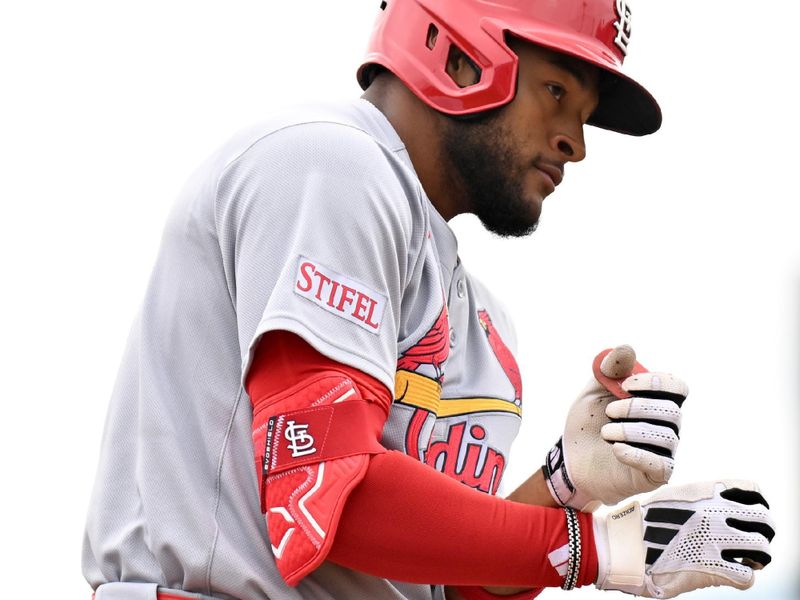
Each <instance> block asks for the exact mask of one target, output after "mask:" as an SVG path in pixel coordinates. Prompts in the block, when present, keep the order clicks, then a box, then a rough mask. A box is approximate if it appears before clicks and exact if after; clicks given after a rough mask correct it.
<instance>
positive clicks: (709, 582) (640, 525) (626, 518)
mask: <svg viewBox="0 0 800 600" xmlns="http://www.w3.org/2000/svg"><path fill="white" fill-rule="evenodd" d="M768 509H769V505H768V504H767V501H766V500H764V497H763V496H762V495H761V493H760V492H759V490H758V486H757V485H756V484H754V483H752V482H748V481H735V480H734V481H710V482H705V483H694V484H690V485H683V486H671V487H665V488H664V489H662V490H659V491H658V492H656V493H655V494H653V496H651V497H650V499H649V500H648V501H647V502H645V503H644V504H642V505H641V506H640V505H639V503H638V502H633V503H631V504H629V505H628V506H625V507H622V508H615V509H612V510H611V512H609V514H608V515H607V516H605V517H597V516H595V517H594V534H595V545H596V547H597V560H598V576H597V582H596V583H595V586H596V587H597V588H599V589H602V590H619V591H621V592H626V593H628V594H635V595H637V596H643V597H645V598H673V597H675V596H677V595H678V594H683V593H684V592H690V591H692V590H696V589H700V588H704V587H709V586H719V585H725V586H730V587H735V588H738V589H740V590H744V589H747V588H749V587H751V586H752V585H753V582H754V580H755V574H754V572H753V571H754V570H757V569H761V568H763V567H765V566H766V565H768V564H769V563H770V561H771V560H772V558H771V556H770V553H769V552H770V550H769V544H770V542H771V541H772V538H773V537H774V536H775V525H774V522H773V521H772V519H771V518H770V515H769V510H768Z"/></svg>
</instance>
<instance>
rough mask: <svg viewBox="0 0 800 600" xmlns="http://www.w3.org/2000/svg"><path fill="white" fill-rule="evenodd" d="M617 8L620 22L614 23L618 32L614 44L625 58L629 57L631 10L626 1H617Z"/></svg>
mask: <svg viewBox="0 0 800 600" xmlns="http://www.w3.org/2000/svg"><path fill="white" fill-rule="evenodd" d="M615 8H616V9H617V18H618V19H619V20H618V21H615V22H614V28H615V29H616V30H617V37H615V38H614V43H615V44H616V45H617V46H618V47H619V49H620V50H622V56H623V57H625V56H627V55H628V42H630V40H631V9H630V8H629V7H628V3H627V2H626V0H616V2H615Z"/></svg>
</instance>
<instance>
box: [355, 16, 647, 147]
mask: <svg viewBox="0 0 800 600" xmlns="http://www.w3.org/2000/svg"><path fill="white" fill-rule="evenodd" d="M381 8H382V12H381V14H380V16H379V17H378V20H377V22H376V24H375V29H374V30H373V32H372V38H371V39H370V42H369V47H368V50H367V56H366V58H365V59H364V63H363V64H362V65H361V68H359V70H358V81H359V83H360V84H361V87H362V88H364V89H366V88H367V86H368V85H369V83H370V79H371V75H370V71H371V68H370V67H371V66H374V65H381V66H383V67H385V68H387V69H389V70H390V71H392V72H393V73H394V74H395V75H397V77H399V78H400V79H401V80H402V81H403V83H405V84H406V86H408V88H409V89H410V90H411V91H412V92H414V94H416V95H417V96H418V97H419V98H420V99H422V100H423V101H425V102H426V103H427V104H429V105H430V106H431V107H433V108H435V109H436V110H438V111H441V112H443V113H447V114H450V115H467V114H473V113H477V112H481V111H484V110H488V109H490V108H495V107H498V106H503V105H504V104H507V103H509V102H511V100H512V99H513V98H514V94H515V91H516V81H517V63H518V59H517V56H516V54H514V52H513V51H512V50H511V49H510V48H509V47H508V45H507V44H506V41H505V34H506V33H510V34H512V35H514V36H516V37H519V38H522V39H523V40H527V41H529V42H532V43H534V44H537V45H539V46H544V47H546V48H550V49H551V50H555V51H556V52H561V53H563V54H568V55H570V56H574V57H576V58H579V59H581V60H584V61H586V62H588V63H591V64H593V65H595V66H597V67H600V68H601V69H603V70H605V71H606V72H607V73H609V74H610V75H609V78H610V79H611V80H612V81H613V84H612V85H609V86H608V87H607V88H605V87H604V89H603V93H602V94H601V98H600V104H599V105H598V107H597V110H596V111H595V112H594V114H592V116H591V118H590V119H589V124H590V125H596V126H598V127H603V128H604V129H610V130H612V131H618V132H620V133H627V134H630V135H646V134H648V133H653V132H654V131H656V130H658V128H659V127H660V126H661V110H660V109H659V107H658V103H656V101H655V99H653V97H652V96H651V95H650V93H649V92H648V91H647V90H645V89H644V88H643V87H642V86H640V85H639V84H638V83H636V82H635V81H633V80H632V79H630V78H628V77H626V76H625V75H623V74H622V72H621V67H622V61H623V60H624V59H625V54H626V53H627V50H628V40H629V38H630V34H631V20H630V19H631V12H630V9H629V7H628V2H627V0H386V1H384V2H382V3H381ZM451 45H455V46H456V47H458V48H459V49H461V50H462V51H463V52H464V53H465V54H466V55H467V56H468V57H469V58H470V59H471V60H472V61H473V62H474V63H475V64H476V65H477V66H478V67H479V68H480V70H481V76H480V80H479V81H478V82H477V83H476V84H474V85H471V86H467V87H464V88H460V87H458V86H457V85H456V83H455V82H454V81H453V80H452V79H451V78H450V77H449V76H448V74H447V72H446V71H445V68H446V66H447V57H448V54H449V52H450V47H451Z"/></svg>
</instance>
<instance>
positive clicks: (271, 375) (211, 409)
mask: <svg viewBox="0 0 800 600" xmlns="http://www.w3.org/2000/svg"><path fill="white" fill-rule="evenodd" d="M630 34H631V26H630V10H629V8H628V6H627V3H626V2H625V1H624V0H581V1H577V0H564V1H562V2H552V1H550V0H493V1H491V2H489V1H488V0H387V1H385V2H382V3H381V7H380V11H379V16H378V19H377V23H376V26H375V29H374V32H373V35H372V39H371V41H370V45H369V51H368V54H367V57H366V59H365V61H364V64H363V65H362V66H361V68H360V69H359V71H358V80H359V82H360V84H361V85H362V87H363V88H364V90H365V94H364V96H363V97H362V98H361V99H359V100H356V101H353V102H351V103H346V104H338V105H317V106H312V107H304V108H302V109H296V110H290V111H286V112H283V113H281V114H277V115H274V116H272V117H271V118H270V119H269V120H268V121H267V122H266V123H264V124H262V125H259V126H257V127H254V128H251V129H248V130H246V131H244V132H241V133H240V134H238V135H237V136H235V137H234V138H233V139H231V140H230V141H229V142H228V143H227V144H225V145H224V146H223V147H222V148H221V149H220V150H219V151H218V152H217V153H216V154H214V155H213V156H212V157H210V158H209V159H208V161H207V162H206V163H205V164H204V165H203V166H202V167H201V168H200V169H199V170H197V172H196V173H195V174H194V175H193V176H192V177H191V179H190V180H189V182H188V184H187V185H186V187H185V189H184V190H183V192H182V194H181V196H180V198H179V200H178V202H177V203H176V205H175V207H174V210H173V212H172V213H171V215H170V217H169V220H168V223H167V226H166V230H165V234H164V238H163V242H162V247H161V249H160V253H159V257H158V260H157V263H156V265H155V267H154V270H153V275H152V278H151V280H150V284H149V286H148V289H147V293H146V296H145V299H144V303H143V305H142V307H141V311H140V312H139V314H138V316H137V318H136V321H135V324H134V327H133V330H132V332H131V335H130V338H129V342H128V346H127V349H126V352H125V355H124V358H123V362H122V366H121V369H120V372H119V375H118V380H117V384H116V386H115V389H114V392H113V397H112V400H111V404H110V408H109V413H108V419H107V424H106V431H105V435H104V438H103V445H102V452H101V459H100V465H99V470H98V476H97V482H96V485H95V489H94V494H93V497H92V502H91V508H90V511H89V518H88V523H87V527H86V534H85V540H84V551H83V569H84V573H85V576H86V578H87V580H88V582H89V583H90V585H91V586H92V588H93V589H94V590H95V598H96V599H97V600H115V599H126V600H127V599H130V600H156V599H160V600H174V599H176V598H204V599H240V600H250V599H263V598H271V599H280V600H293V599H300V598H311V599H319V600H330V599H347V600H349V599H360V598H364V599H366V598H375V599H409V600H422V599H431V598H437V599H442V598H445V597H447V598H450V599H457V598H466V599H471V598H497V597H513V598H532V597H534V596H536V595H537V594H538V593H539V592H540V591H541V588H543V587H548V586H549V587H562V588H564V589H572V588H574V587H576V586H582V585H589V584H593V585H595V586H596V587H597V588H599V589H602V590H621V591H624V592H627V593H631V594H637V595H641V596H645V597H657V598H669V597H673V596H675V595H678V594H680V593H683V592H687V591H690V590H693V589H697V588H701V587H706V586H710V585H728V586H733V587H737V588H742V589H744V588H747V587H749V586H751V585H752V584H753V578H754V573H753V572H754V570H756V569H758V568H761V567H763V566H764V565H766V564H768V563H769V561H770V554H769V542H770V541H771V539H772V537H773V535H774V524H772V522H771V519H770V516H769V513H768V507H767V504H766V501H765V500H764V498H763V497H762V496H761V494H760V493H759V491H758V488H757V487H756V486H755V485H754V484H752V483H749V482H744V481H712V482H707V483H698V484H692V485H688V486H681V487H669V486H667V487H664V488H662V489H660V490H659V491H658V492H656V494H655V495H654V496H652V497H651V498H650V499H649V500H647V501H645V502H643V503H641V504H640V503H638V502H631V503H629V504H627V505H624V506H621V507H617V508H613V509H611V510H610V511H608V513H607V514H606V515H604V516H595V515H594V514H593V513H592V512H591V511H593V510H595V509H596V508H597V507H598V506H600V505H601V504H605V505H613V504H616V503H618V502H620V501H623V500H625V499H626V498H629V497H630V496H632V495H634V494H638V493H641V492H648V491H653V490H655V489H656V488H658V487H660V486H662V485H663V484H664V483H666V482H667V481H668V480H669V478H670V475H671V473H672V469H673V457H674V453H675V448H676V445H677V442H678V436H679V431H680V424H681V404H682V402H683V400H684V399H685V398H686V395H687V393H688V390H687V387H686V384H685V383H684V382H683V381H681V380H680V379H678V378H677V377H674V376H672V375H669V374H667V373H663V372H651V371H648V370H647V369H646V368H645V367H644V366H642V365H641V364H640V363H639V362H637V360H636V356H635V354H634V352H633V350H632V349H631V348H629V347H627V346H620V347H617V348H614V349H610V350H606V351H604V352H602V353H600V354H599V355H598V356H597V357H595V359H594V362H593V363H592V364H591V367H592V377H591V380H590V383H589V385H588V386H587V387H586V388H585V389H584V390H583V391H582V392H581V393H580V394H579V395H578V397H577V399H576V400H575V402H574V404H573V405H572V407H571V408H570V410H569V413H568V416H567V420H566V425H565V428H564V435H563V436H562V438H561V439H560V440H558V442H557V443H556V445H555V446H554V447H553V448H552V449H551V450H550V452H549V453H547V456H546V461H545V465H544V467H543V468H542V469H541V470H538V471H536V472H535V474H534V475H533V476H532V477H531V478H530V479H529V480H528V481H526V482H525V483H524V484H523V485H522V486H521V487H520V488H519V489H517V490H516V491H514V492H513V493H512V494H511V495H510V496H509V497H508V498H506V499H503V498H500V497H498V496H497V495H496V494H497V491H498V487H499V486H500V483H501V481H502V478H503V475H504V472H505V469H506V465H507V461H508V456H509V449H510V446H511V442H512V440H513V439H514V436H515V435H516V433H517V430H518V428H519V423H520V418H521V416H522V412H523V394H522V382H521V378H520V371H519V368H518V364H517V361H516V359H515V356H514V352H515V347H516V334H515V332H514V330H513V327H512V325H511V323H510V321H509V318H508V316H507V315H506V314H505V312H504V311H503V309H502V306H501V305H500V304H499V303H498V301H497V300H496V299H495V298H494V297H493V296H492V294H491V293H490V291H489V290H488V289H487V288H486V287H484V286H483V285H481V283H480V282H479V281H477V280H476V279H475V278H474V277H473V276H471V275H470V274H469V273H468V272H467V270H466V269H465V267H464V265H463V264H462V263H461V261H460V260H459V258H458V251H457V244H456V239H455V237H454V234H453V232H452V231H451V230H450V228H449V226H448V224H447V221H448V220H449V219H450V218H452V217H453V216H455V215H457V214H461V213H465V212H469V213H473V214H475V215H477V216H478V217H479V218H480V219H481V221H482V222H483V223H484V225H485V226H486V227H487V228H488V229H490V230H492V231H494V232H496V233H498V234H500V235H506V236H519V235H525V234H527V233H530V232H531V231H533V230H534V229H535V227H536V224H537V222H538V218H539V214H540V211H541V207H542V201H543V199H544V198H545V197H546V196H548V195H549V194H551V193H552V192H553V191H554V190H555V188H556V187H557V186H558V185H559V183H560V182H561V180H562V178H563V176H564V170H565V165H566V164H567V163H570V162H578V161H580V160H582V159H583V158H584V156H585V147H584V138H583V127H584V125H586V124H589V125H594V126H598V127H603V128H606V129H611V130H614V131H618V132H621V133H625V134H631V135H645V134H649V133H653V132H654V131H656V130H657V129H658V128H659V126H660V123H661V116H660V111H659V108H658V105H657V104H656V102H655V100H654V99H653V98H652V97H651V96H650V94H649V93H648V92H647V91H646V90H645V89H644V88H642V87H641V86H640V85H639V84H638V83H636V82H634V81H633V80H631V79H629V78H628V77H626V76H625V75H623V74H622V72H621V65H622V62H623V59H624V58H625V55H626V53H627V50H628V41H629V36H630ZM588 367H589V364H588V363H587V370H588Z"/></svg>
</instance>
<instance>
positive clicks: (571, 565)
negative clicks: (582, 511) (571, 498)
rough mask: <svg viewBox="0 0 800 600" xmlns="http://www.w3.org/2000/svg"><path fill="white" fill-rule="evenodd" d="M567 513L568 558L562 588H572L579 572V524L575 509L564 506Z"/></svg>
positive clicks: (575, 583)
mask: <svg viewBox="0 0 800 600" xmlns="http://www.w3.org/2000/svg"><path fill="white" fill-rule="evenodd" d="M564 512H565V513H566V515H567V535H568V536H569V559H568V561H567V576H566V577H565V578H564V585H562V586H561V589H563V590H571V589H574V588H575V586H576V585H577V583H578V575H579V574H580V572H581V526H580V522H579V521H578V514H577V512H576V511H575V509H572V508H568V507H566V508H564Z"/></svg>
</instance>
